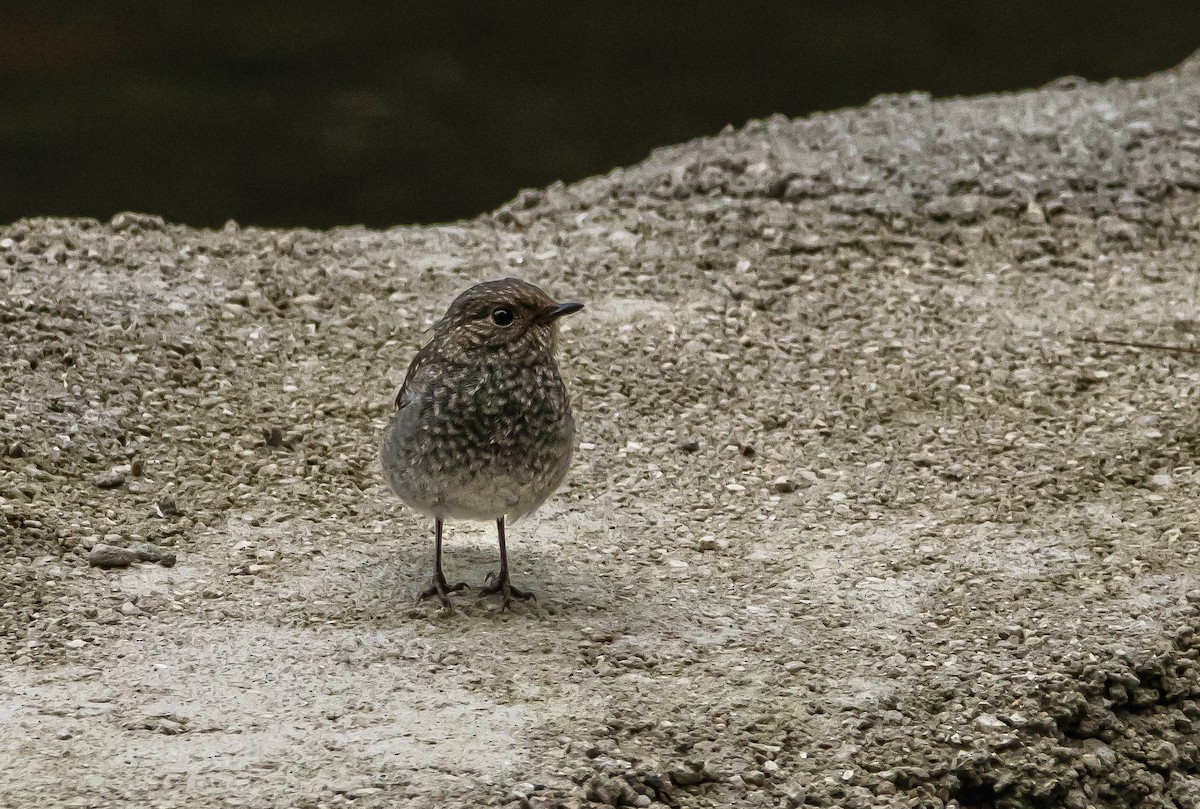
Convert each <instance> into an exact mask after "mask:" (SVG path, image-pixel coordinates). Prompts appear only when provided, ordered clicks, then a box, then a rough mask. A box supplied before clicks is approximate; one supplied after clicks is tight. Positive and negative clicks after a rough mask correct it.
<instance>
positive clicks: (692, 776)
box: [668, 767, 704, 787]
mask: <svg viewBox="0 0 1200 809" xmlns="http://www.w3.org/2000/svg"><path fill="white" fill-rule="evenodd" d="M668 775H670V776H671V781H672V782H673V783H674V784H675V785H676V786H681V787H690V786H695V785H696V784H699V783H701V782H702V781H704V770H703V769H693V768H691V767H676V768H674V769H672V770H671V771H670V772H669V773H668Z"/></svg>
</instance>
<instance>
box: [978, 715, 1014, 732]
mask: <svg viewBox="0 0 1200 809" xmlns="http://www.w3.org/2000/svg"><path fill="white" fill-rule="evenodd" d="M975 724H976V725H979V727H981V728H986V729H987V730H1008V724H1007V723H1006V722H1005V721H1004V720H1003V719H1001V718H999V717H998V716H996V715H995V714H990V713H985V714H980V715H979V716H977V717H975Z"/></svg>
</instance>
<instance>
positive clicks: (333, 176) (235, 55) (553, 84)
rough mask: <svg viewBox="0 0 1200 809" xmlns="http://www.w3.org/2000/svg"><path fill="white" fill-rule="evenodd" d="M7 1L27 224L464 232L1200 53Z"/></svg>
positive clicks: (1162, 43) (1044, 42) (453, 16)
mask: <svg viewBox="0 0 1200 809" xmlns="http://www.w3.org/2000/svg"><path fill="white" fill-rule="evenodd" d="M6 6H8V8H6V9H5V12H4V15H3V16H4V22H3V24H0V221H3V222H8V221H12V220H14V219H17V218H20V217H24V216H33V215H60V216H68V215H69V216H76V215H82V216H93V217H98V218H102V219H103V218H107V217H109V216H111V215H112V214H113V213H115V212H117V211H123V210H137V211H146V212H152V213H158V214H162V215H163V216H164V217H166V218H167V219H168V220H171V221H176V222H184V223H188V224H193V225H207V226H217V225H220V224H222V223H223V222H225V221H226V220H227V219H236V220H237V221H239V222H241V223H243V224H256V225H276V226H309V227H328V226H332V225H339V224H354V223H365V224H368V225H372V226H387V225H394V224H403V223H410V222H439V221H446V220H452V219H456V218H463V217H471V216H474V215H476V214H478V213H480V212H483V211H486V210H490V209H492V208H494V207H496V206H497V205H499V204H501V203H503V202H504V201H506V200H508V199H510V198H511V197H513V196H514V195H515V194H516V193H517V191H518V190H519V189H521V188H525V187H537V186H543V185H546V184H548V183H550V182H553V181H554V180H556V179H562V180H566V181H568V182H569V181H572V180H576V179H580V178H582V177H585V176H588V175H590V174H594V173H597V172H604V171H607V170H609V169H611V168H613V167H616V166H620V165H626V164H630V163H634V162H636V161H638V160H640V159H642V158H643V157H645V156H646V155H647V154H648V153H649V151H650V150H651V149H652V148H653V147H655V146H660V145H667V144H672V143H676V142H680V141H684V140H688V139H690V138H693V137H697V136H700V135H707V134H714V133H716V132H718V131H719V130H720V129H721V128H722V127H723V126H724V125H726V124H730V123H731V124H734V125H741V124H743V123H744V122H746V121H747V120H749V119H751V118H760V117H764V116H767V115H770V114H772V113H776V112H780V113H784V114H786V115H789V116H798V115H805V114H808V113H810V112H814V111H819V110H828V109H832V108H837V107H842V106H848V105H857V104H861V103H863V102H865V101H867V100H868V99H870V98H871V97H872V96H875V95H878V94H879V93H885V92H904V91H909V90H928V91H931V92H932V93H934V94H935V95H938V96H946V95H963V94H976V93H983V92H994V91H1003V90H1016V89H1022V88H1027V87H1032V86H1037V85H1041V84H1044V83H1046V82H1048V81H1051V80H1053V79H1055V78H1058V77H1060V76H1064V75H1077V76H1083V77H1086V78H1089V79H1097V80H1104V79H1109V78H1113V77H1124V78H1129V77H1135V76H1141V75H1144V74H1146V73H1150V72H1153V71H1157V70H1162V69H1165V68H1168V67H1171V66H1173V65H1175V64H1177V63H1179V62H1180V61H1181V60H1183V59H1184V58H1185V57H1186V56H1188V55H1189V54H1190V53H1192V52H1193V51H1195V50H1197V49H1198V48H1200V2H1198V0H1124V1H1123V0H1036V1H1034V0H995V2H986V3H985V2H962V1H961V0H954V1H951V0H895V1H894V2H883V1H882V0H837V2H833V1H831V2H821V3H818V2H770V0H763V1H762V2H754V3H737V2H707V1H706V0H690V1H689V2H589V3H562V2H559V3H554V2H532V1H530V2H522V1H521V0H511V1H510V2H488V1H487V0H478V2H445V3H437V2H419V1H416V2H396V3H382V2H376V3H359V2H345V1H343V2H338V3H318V2H306V1H305V0H287V2H284V1H283V0H262V1H261V2H255V3H236V4H235V3H200V2H180V1H179V0H174V1H173V0H162V1H161V2H157V3H153V4H150V3H141V2H115V1H105V0H99V1H97V2H92V3H76V2H69V3H68V2H53V1H42V0H39V2H36V3H26V4H22V5H20V6H17V5H16V4H6Z"/></svg>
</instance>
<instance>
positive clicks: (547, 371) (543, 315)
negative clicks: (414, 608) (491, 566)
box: [382, 278, 581, 606]
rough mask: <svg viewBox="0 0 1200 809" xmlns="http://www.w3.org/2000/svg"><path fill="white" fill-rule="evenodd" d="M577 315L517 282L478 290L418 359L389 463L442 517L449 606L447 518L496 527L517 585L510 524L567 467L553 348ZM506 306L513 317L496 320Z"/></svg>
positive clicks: (391, 476) (404, 493)
mask: <svg viewBox="0 0 1200 809" xmlns="http://www.w3.org/2000/svg"><path fill="white" fill-rule="evenodd" d="M579 308H581V306H580V305H579V304H556V303H555V302H554V300H553V299H551V298H550V297H549V296H548V295H546V293H544V292H543V291H542V290H540V289H538V288H537V287H535V286H533V285H532V284H529V283H526V282H524V281H520V280H517V279H514V278H505V279H502V280H499V281H489V282H486V283H483V284H478V285H476V286H474V287H472V288H471V289H468V290H467V291H466V292H464V293H462V294H461V295H459V296H458V298H457V299H456V300H455V301H454V303H452V304H451V305H450V308H449V310H448V311H447V312H446V315H445V317H443V318H442V319H441V320H440V321H439V322H438V323H437V324H436V325H435V326H434V330H433V337H432V338H431V339H430V340H429V342H428V343H427V344H426V345H425V346H424V347H423V348H422V349H421V350H420V351H418V352H417V355H416V357H414V358H413V361H412V364H411V365H410V366H409V369H408V374H407V376H406V377H405V380H404V384H403V386H402V387H401V389H400V393H399V394H398V395H397V397H396V414H395V416H394V417H393V418H392V421H391V423H390V424H389V425H388V427H387V430H386V432H385V433H384V437H383V446H382V462H383V469H384V473H385V474H386V476H387V479H388V483H389V484H390V485H391V487H392V490H393V491H395V492H396V494H397V495H399V497H400V499H401V500H403V501H404V502H405V503H406V504H407V505H408V506H410V507H412V508H413V509H415V510H417V511H419V512H421V513H422V514H425V515H428V516H431V517H434V519H435V521H436V526H437V529H438V537H439V540H438V548H439V551H438V554H437V558H438V570H437V572H436V573H435V579H434V585H431V589H432V590H433V591H434V592H429V591H427V594H430V595H432V594H435V593H436V594H437V595H439V596H441V597H442V600H443V601H445V600H446V599H445V593H444V592H442V589H441V588H439V587H438V578H439V577H440V575H441V572H440V529H441V521H442V520H443V519H446V518H452V519H472V520H497V525H498V528H499V530H500V532H501V557H502V558H501V575H500V578H501V579H503V580H504V581H505V582H506V584H505V588H504V589H505V590H508V589H510V588H509V586H508V585H507V560H506V557H505V553H504V544H503V530H504V519H505V518H506V517H507V518H510V519H512V520H516V519H517V518H519V517H522V516H524V515H525V514H528V513H529V512H531V511H533V510H534V509H536V508H537V507H538V506H539V505H541V504H542V502H543V501H545V499H546V498H547V497H549V496H550V495H551V494H552V493H553V492H554V490H555V489H556V488H558V486H559V484H560V483H562V480H563V477H564V476H565V475H566V472H567V468H568V466H569V465H570V462H571V452H572V447H573V442H574V435H575V423H574V420H573V418H572V415H571V405H570V400H569V399H568V397H567V390H566V386H565V385H564V384H563V381H562V377H561V376H560V375H559V370H558V364H557V361H556V360H555V348H556V342H557V334H558V327H557V319H558V317H560V316H561V315H564V314H568V313H570V312H573V311H576V310H577V309H579ZM501 310H504V311H507V312H509V313H510V314H511V318H512V319H511V322H509V323H507V324H504V325H501V324H500V323H498V322H497V315H496V313H497V312H500V311H501ZM441 587H442V588H448V585H446V584H445V582H444V580H442V582H441ZM514 592H515V593H519V591H514ZM507 603H508V593H507V592H505V605H506V606H507Z"/></svg>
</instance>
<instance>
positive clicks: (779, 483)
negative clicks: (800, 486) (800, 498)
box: [773, 475, 796, 494]
mask: <svg viewBox="0 0 1200 809" xmlns="http://www.w3.org/2000/svg"><path fill="white" fill-rule="evenodd" d="M773 486H774V488H775V491H777V492H779V493H780V494H791V493H792V492H794V491H796V482H795V481H793V480H792V479H791V478H788V477H784V476H783V475H780V476H779V477H777V478H775V483H774V484H773Z"/></svg>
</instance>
